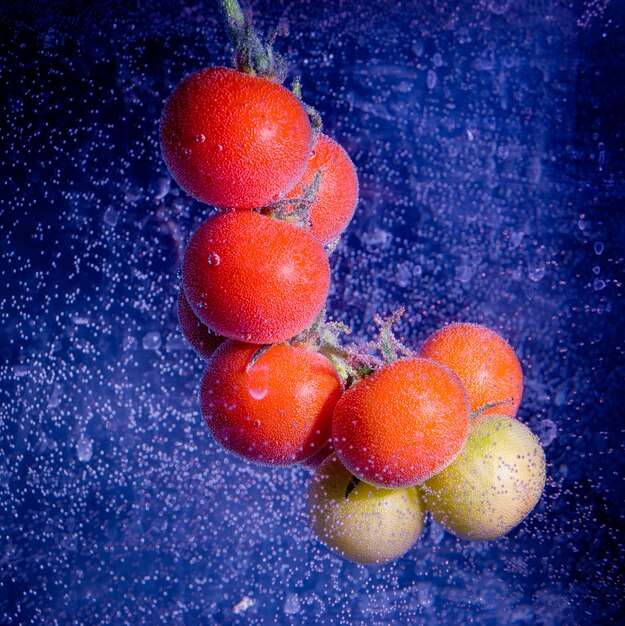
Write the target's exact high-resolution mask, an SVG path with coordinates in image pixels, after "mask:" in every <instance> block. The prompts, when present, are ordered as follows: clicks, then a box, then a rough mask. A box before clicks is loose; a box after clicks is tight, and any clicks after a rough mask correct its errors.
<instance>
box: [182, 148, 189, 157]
mask: <svg viewBox="0 0 625 626" xmlns="http://www.w3.org/2000/svg"><path fill="white" fill-rule="evenodd" d="M182 154H184V155H185V156H189V155H190V154H191V148H183V149H182Z"/></svg>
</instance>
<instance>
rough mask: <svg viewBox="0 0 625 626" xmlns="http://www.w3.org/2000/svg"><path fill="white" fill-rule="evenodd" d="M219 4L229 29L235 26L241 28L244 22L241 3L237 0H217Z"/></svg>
mask: <svg viewBox="0 0 625 626" xmlns="http://www.w3.org/2000/svg"><path fill="white" fill-rule="evenodd" d="M219 5H220V7H221V10H222V11H223V13H224V15H225V16H226V20H227V21H228V26H229V27H230V28H231V29H235V28H237V27H238V28H243V24H245V17H244V16H243V10H242V9H241V5H240V4H239V3H238V1H237V0H219ZM234 34H236V33H234Z"/></svg>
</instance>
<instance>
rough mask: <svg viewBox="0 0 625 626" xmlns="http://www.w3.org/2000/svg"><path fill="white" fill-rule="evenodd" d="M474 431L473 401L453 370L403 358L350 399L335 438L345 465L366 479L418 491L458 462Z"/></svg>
mask: <svg viewBox="0 0 625 626" xmlns="http://www.w3.org/2000/svg"><path fill="white" fill-rule="evenodd" d="M469 426H470V412H469V398H468V396H467V392H466V390H465V389H464V386H463V385H462V383H461V382H460V379H459V378H458V377H457V376H456V375H455V374H454V373H453V372H452V371H451V370H449V369H448V368H446V367H445V366H444V365H441V364H440V363H436V362H435V361H431V360H429V359H421V358H411V359H401V360H399V361H395V362H393V363H391V364H389V365H386V366H384V367H383V368H382V369H379V370H377V371H375V372H374V373H373V374H370V375H369V376H367V377H366V378H364V379H362V380H361V381H359V382H358V383H356V384H355V385H354V386H353V387H351V388H350V389H348V390H347V391H346V392H345V393H344V394H343V396H342V398H341V400H340V401H339V403H338V404H337V407H336V409H335V412H334V418H333V421H332V440H333V444H334V448H335V450H336V452H337V454H338V456H339V458H340V459H341V461H342V463H343V464H344V465H345V467H346V468H347V469H348V470H349V471H350V472H352V474H354V475H355V476H357V477H358V478H360V479H361V480H364V481H365V482H368V483H370V484H372V485H376V486H378V487H390V488H401V487H412V486H414V485H417V484H420V483H422V482H423V481H424V480H426V479H428V478H430V477H431V476H433V475H434V474H436V473H437V472H439V471H440V470H442V469H443V468H444V467H446V466H447V465H448V464H449V463H450V462H451V461H452V460H453V459H454V458H455V457H456V455H457V454H458V453H459V452H460V450H461V449H462V446H463V445H464V442H465V440H466V438H467V435H468V432H469Z"/></svg>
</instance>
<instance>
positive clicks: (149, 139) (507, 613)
mask: <svg viewBox="0 0 625 626" xmlns="http://www.w3.org/2000/svg"><path fill="white" fill-rule="evenodd" d="M624 8H625V7H624V6H623V2H622V1H620V0H614V1H613V2H609V1H608V0H600V1H593V2H591V1H588V2H569V1H557V0H543V1H529V0H528V1H521V0H490V1H489V0H481V1H480V0H476V1H475V2H470V3H469V2H466V3H462V2H452V1H445V0H443V1H437V2H434V0H427V1H426V0H424V1H422V2H401V3H399V2H390V3H387V2H382V1H376V2H362V3H361V2H356V1H354V0H345V1H344V2H312V1H308V0H301V1H294V2H289V3H287V2H275V3H274V2H270V1H269V0H267V1H255V2H254V3H253V10H254V18H255V22H256V24H257V25H258V26H259V27H260V29H261V30H265V31H269V30H271V29H273V28H275V27H276V25H279V26H280V28H281V29H288V31H289V33H288V35H287V36H284V37H281V38H279V40H278V44H277V48H278V50H279V51H281V52H282V53H283V54H284V55H285V57H286V59H287V61H288V63H289V66H290V68H291V76H293V75H295V74H301V76H302V81H303V96H304V99H305V100H306V101H307V102H309V103H310V104H312V105H314V106H315V107H316V108H317V109H318V110H319V111H320V112H321V114H322V115H323V119H324V128H325V132H326V133H328V134H329V135H330V136H332V137H334V138H335V139H337V140H338V141H339V142H340V143H341V144H342V145H343V146H344V147H345V148H346V150H347V151H348V152H349V154H350V155H351V156H352V159H353V160H354V163H355V165H356V167H357V169H358V172H359V179H360V185H361V193H360V202H359V206H358V209H357V212H356V216H355V218H354V221H353V222H352V224H351V225H350V226H349V229H348V230H347V232H346V234H345V235H344V237H343V238H342V241H341V244H340V246H339V248H338V250H337V251H336V252H335V253H334V254H333V255H332V257H331V265H332V271H333V286H332V291H331V296H330V302H329V311H330V315H331V317H332V318H333V319H338V320H341V321H344V322H345V323H348V324H349V325H350V326H351V327H352V328H353V331H354V332H353V339H354V340H357V341H365V340H368V339H372V338H373V337H374V333H375V326H374V324H373V317H374V315H375V314H382V315H388V314H389V313H390V312H392V311H393V310H395V309H396V308H397V307H399V306H404V307H406V315H405V316H404V317H403V319H402V321H401V323H400V324H399V325H398V334H399V336H400V337H401V338H402V339H403V340H404V342H405V343H406V344H408V345H409V346H411V347H413V348H417V347H418V346H419V345H420V343H421V342H422V341H423V340H424V338H425V337H426V336H427V335H428V334H429V333H430V332H431V331H433V330H435V329H436V328H439V327H440V326H441V325H443V324H444V323H445V322H447V321H474V322H479V323H484V324H487V325H488V326H490V327H492V328H494V329H496V330H498V331H499V332H501V333H502V334H503V335H504V336H505V337H506V338H507V339H508V340H509V341H510V342H511V344H512V345H513V346H514V348H515V350H516V351H517V353H518V354H519V357H520V359H521V361H522V363H523V368H524V374H525V382H526V388H525V393H524V397H523V402H522V405H521V410H520V418H521V419H522V420H523V421H525V422H526V423H528V424H529V425H530V427H531V428H532V429H533V430H534V432H536V433H537V434H539V436H540V437H541V439H542V441H543V443H544V444H545V452H546V455H547V460H548V484H547V488H546V491H545V495H544V497H543V498H542V500H541V502H540V504H539V505H538V507H537V509H536V510H535V511H534V513H533V514H532V515H531V516H530V517H529V519H528V520H527V521H526V522H524V523H523V524H522V525H521V526H520V527H519V528H518V529H516V530H514V531H513V532H512V533H510V535H509V536H507V537H506V538H504V539H501V540H499V541H496V542H491V543H483V542H476V543H467V542H463V541H460V540H457V539H455V538H454V537H452V536H451V535H448V534H445V533H444V532H443V531H442V530H441V529H440V527H438V526H437V525H436V524H433V523H430V522H428V525H427V527H426V532H425V535H424V538H423V540H422V541H421V542H420V543H418V544H417V545H416V546H415V547H414V548H413V549H412V550H411V551H410V552H409V553H408V554H407V555H405V556H404V557H403V558H401V559H399V560H397V561H396V562H394V563H392V564H389V565H385V566H378V567H360V566H356V565H353V564H351V563H348V562H346V561H343V560H341V559H340V558H339V557H336V556H335V555H333V554H331V553H330V552H329V551H327V550H326V549H325V548H324V547H323V546H321V545H320V544H319V543H318V542H317V541H316V540H315V539H314V537H312V536H311V533H310V531H309V529H308V526H307V522H306V517H305V511H304V495H305V490H306V485H307V482H308V480H309V474H308V472H307V471H306V470H304V469H302V468H297V467H296V468H287V469H267V468H264V467H259V466H252V465H247V464H245V463H243V462H242V461H239V460H238V459H236V458H234V457H233V456H231V455H229V454H227V453H225V452H223V451H221V450H219V449H218V448H217V446H216V445H215V444H214V443H213V442H212V441H211V439H210V437H209V435H208V434H207V432H206V431H205V428H204V427H203V423H202V419H201V416H200V415H199V411H198V402H197V396H196V389H197V385H198V381H199V377H200V375H201V371H202V365H201V362H200V361H199V359H197V357H195V355H194V354H193V352H191V351H190V350H189V348H188V346H187V345H186V344H185V342H184V341H183V339H182V337H181V336H180V333H179V331H178V329H177V321H176V314H175V307H174V303H175V298H176V295H177V290H178V282H179V277H178V270H179V266H180V261H181V254H182V251H183V246H184V243H185V241H186V240H187V239H188V237H189V235H190V233H191V232H192V230H193V228H194V227H195V226H196V225H197V224H198V223H199V222H200V221H201V220H202V219H204V218H205V217H206V216H207V214H208V210H207V208H206V207H204V206H202V205H200V204H199V203H197V202H195V201H192V200H191V199H189V198H188V197H187V196H186V195H185V194H184V193H183V192H181V191H179V189H178V188H177V186H176V184H175V183H173V182H172V181H171V179H170V178H169V176H168V173H167V171H166V168H165V166H164V164H163V162H162V159H161V156H160V152H159V146H158V119H159V116H160V111H161V107H162V103H163V100H164V99H165V98H166V97H167V95H168V94H169V93H170V92H171V90H172V89H173V87H174V86H175V85H176V83H177V82H178V81H179V80H180V79H182V78H183V77H184V76H185V75H186V74H187V73H190V72H192V71H194V70H197V69H200V68H201V67H204V66H207V65H213V64H226V63H229V61H230V54H231V51H230V50H229V48H228V47H227V39H226V34H225V30H224V28H223V26H222V24H221V22H220V20H219V15H218V13H217V11H216V8H215V6H213V4H212V3H210V2H205V3H199V2H198V3H195V4H194V3H189V4H188V5H187V4H184V3H179V2H162V3H155V2H141V1H139V0H136V1H134V2H129V3H122V2H99V3H97V4H96V5H94V6H91V5H90V4H89V3H85V2H79V1H76V2H63V1H57V2H53V1H50V2H45V3H44V2H40V3H28V4H26V3H19V2H5V3H3V7H2V9H0V35H1V37H0V76H1V78H2V90H1V93H0V106H1V108H2V116H1V118H0V125H1V127H0V142H1V146H2V150H0V165H1V171H2V180H1V182H0V190H1V192H0V251H1V256H0V393H1V396H0V398H1V401H0V446H1V450H2V452H1V453H0V623H3V624H22V623H24V624H26V623H45V624H127V623H131V624H135V625H136V624H161V623H162V624H204V623H206V624H212V623H226V624H231V623H235V624H236V623H252V624H256V623H258V624H260V623H286V624H288V623H293V624H305V623H310V624H313V623H315V624H316V623H329V624H338V623H344V624H351V623H366V624H391V623H401V624H405V623H411V624H427V625H430V624H467V623H479V624H488V625H491V624H492V625H495V624H544V625H552V624H553V625H557V624H607V623H623V618H622V617H621V616H622V615H623V613H624V611H625V606H624V604H625V602H624V600H623V592H624V589H623V575H622V572H621V567H622V554H623V543H624V541H623V539H624V538H623V512H624V511H623V502H624V496H625V490H624V489H623V475H624V472H623V466H624V461H623V443H624V436H623V425H624V423H625V422H624V413H625V411H624V408H623V407H624V406H625V393H624V381H625V365H624V361H623V351H624V341H623V339H624V333H623V315H624V313H625V310H624V307H623V285H622V283H623V278H624V272H623V265H624V262H623V256H624V250H625V218H624V208H623V207H624V200H625V182H624V169H625V158H624V154H625V152H624V136H623V135H624V133H625V117H624V115H623V103H624V102H625V80H624V78H625V77H624V76H623V67H625V50H624V44H623V42H624V36H623V19H622V15H623V9H624Z"/></svg>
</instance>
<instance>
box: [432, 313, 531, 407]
mask: <svg viewBox="0 0 625 626" xmlns="http://www.w3.org/2000/svg"><path fill="white" fill-rule="evenodd" d="M420 355H421V356H423V357H426V358H429V359H434V360H435V361H438V362H439V363H442V364H443V365H446V366H447V367H448V368H449V369H450V370H452V371H453V372H455V373H456V374H457V375H458V377H459V378H460V380H461V381H462V382H463V383H464V386H465V387H466V389H467V391H468V393H469V400H470V401H471V410H472V411H476V410H477V409H480V408H481V407H484V406H487V405H491V404H492V405H495V406H493V407H491V408H489V409H486V410H484V411H483V412H481V413H480V417H482V416H485V415H508V416H509V417H514V416H515V415H516V414H517V411H518V409H519V404H520V402H521V396H522V395H523V372H522V371H521V364H520V363H519V360H518V359H517V357H516V355H515V354H514V350H513V349H512V348H511V347H510V344H508V342H507V341H506V340H505V339H504V338H503V337H502V336H501V335H498V334H497V333H496V332H495V331H493V330H490V329H489V328H486V327H485V326H479V325H478V324H450V325H449V326H446V327H445V328H441V329H440V330H438V331H436V332H435V333H434V334H433V335H430V337H428V339H427V340H426V341H425V343H424V344H423V347H422V348H421V351H420Z"/></svg>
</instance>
